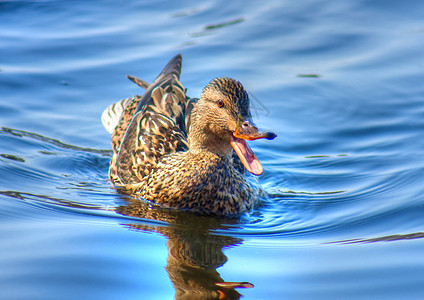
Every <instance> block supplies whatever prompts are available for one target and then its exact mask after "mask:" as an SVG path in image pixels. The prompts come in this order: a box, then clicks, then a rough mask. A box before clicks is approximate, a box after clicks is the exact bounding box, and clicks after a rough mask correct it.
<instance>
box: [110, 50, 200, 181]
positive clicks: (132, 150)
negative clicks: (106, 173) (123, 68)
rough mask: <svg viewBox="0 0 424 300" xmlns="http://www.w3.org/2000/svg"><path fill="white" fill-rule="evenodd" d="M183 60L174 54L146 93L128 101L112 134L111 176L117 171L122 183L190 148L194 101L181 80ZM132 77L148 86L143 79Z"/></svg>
mask: <svg viewBox="0 0 424 300" xmlns="http://www.w3.org/2000/svg"><path fill="white" fill-rule="evenodd" d="M181 62H182V57H181V55H177V56H175V57H174V58H173V59H172V60H171V61H170V62H169V63H168V64H167V65H166V67H165V68H164V69H163V71H162V72H161V73H160V74H159V76H158V77H157V78H156V79H155V80H154V81H153V83H152V84H150V85H149V86H148V87H146V92H145V93H144V95H143V96H142V97H134V99H133V101H132V102H131V103H129V104H127V106H126V108H125V109H124V111H123V113H122V117H121V120H120V122H119V124H118V125H117V126H116V128H115V130H114V132H113V134H112V144H113V148H114V150H115V151H116V157H115V159H112V164H111V169H113V168H114V169H115V170H111V177H114V176H112V175H113V172H116V177H119V179H120V181H121V183H123V184H134V183H137V182H140V181H141V180H142V179H143V178H144V177H145V176H147V175H148V174H149V173H150V171H151V169H152V168H153V167H154V166H155V165H156V163H157V162H158V161H159V159H160V158H161V157H162V156H164V155H166V154H170V153H175V152H177V151H185V150H187V149H188V143H187V127H186V121H187V120H186V115H187V113H188V114H189V113H190V112H191V108H192V106H193V103H194V102H193V101H190V99H189V98H188V97H187V96H186V94H185V89H184V87H183V86H182V85H181V83H180V82H179V77H180V73H181ZM130 79H131V80H132V81H134V82H136V83H137V82H138V83H137V84H139V83H141V84H139V85H140V86H143V87H145V84H144V82H143V81H138V79H137V78H135V77H131V78H130ZM188 120H189V118H188Z"/></svg>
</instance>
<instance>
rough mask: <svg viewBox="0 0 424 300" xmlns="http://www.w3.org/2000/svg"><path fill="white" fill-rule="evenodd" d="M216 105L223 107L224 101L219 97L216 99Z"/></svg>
mask: <svg viewBox="0 0 424 300" xmlns="http://www.w3.org/2000/svg"><path fill="white" fill-rule="evenodd" d="M218 106H219V107H224V101H222V100H221V99H219V100H218Z"/></svg>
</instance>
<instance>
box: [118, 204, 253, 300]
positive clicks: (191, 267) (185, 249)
mask: <svg viewBox="0 0 424 300" xmlns="http://www.w3.org/2000/svg"><path fill="white" fill-rule="evenodd" d="M116 211H117V212H118V213H120V214H123V215H127V216H131V217H140V218H143V219H154V220H159V221H164V222H167V223H168V224H170V225H169V226H156V227H154V228H153V227H151V226H146V225H135V224H134V225H130V226H131V228H133V229H138V230H148V231H152V230H154V231H155V232H158V233H160V234H162V235H164V236H166V237H167V238H168V242H167V246H168V260H167V265H166V271H167V272H168V275H169V278H170V279H171V282H172V284H173V286H174V288H175V298H176V299H239V298H240V296H241V295H240V294H239V293H238V292H237V291H236V290H235V288H238V287H253V285H252V284H250V283H248V282H224V280H223V279H222V278H221V276H220V275H219V273H218V272H217V270H216V269H217V268H218V267H220V266H222V265H223V264H225V262H226V261H227V257H226V256H225V255H224V253H223V249H225V248H226V247H231V246H234V245H236V244H240V243H241V242H242V240H241V239H237V238H233V237H229V236H219V235H213V234H211V230H215V229H224V227H225V226H223V225H222V220H219V219H216V218H212V217H203V216H197V215H193V214H189V213H185V212H180V211H172V210H165V209H160V208H154V209H152V208H151V205H149V204H147V203H144V202H142V201H140V200H129V203H128V205H123V206H120V207H118V208H117V209H116ZM226 222H229V220H226Z"/></svg>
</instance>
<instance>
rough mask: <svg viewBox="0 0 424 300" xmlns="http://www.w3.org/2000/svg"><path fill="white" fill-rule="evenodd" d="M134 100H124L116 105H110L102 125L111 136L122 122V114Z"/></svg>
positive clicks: (104, 113) (103, 114) (103, 115)
mask: <svg viewBox="0 0 424 300" xmlns="http://www.w3.org/2000/svg"><path fill="white" fill-rule="evenodd" d="M131 100H132V98H126V99H122V100H121V101H118V102H116V103H113V104H111V105H109V106H108V107H107V108H106V109H105V110H104V111H103V113H102V123H103V126H104V127H105V128H106V130H107V132H109V133H110V134H112V133H113V131H114V130H115V127H116V126H117V125H118V123H119V121H120V120H121V116H122V112H123V111H124V109H125V107H126V106H127V105H128V103H129V102H130V101H131Z"/></svg>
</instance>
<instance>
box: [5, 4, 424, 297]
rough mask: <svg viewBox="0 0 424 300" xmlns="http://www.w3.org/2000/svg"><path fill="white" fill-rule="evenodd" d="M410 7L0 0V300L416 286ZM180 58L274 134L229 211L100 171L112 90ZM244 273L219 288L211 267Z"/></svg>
mask: <svg viewBox="0 0 424 300" xmlns="http://www.w3.org/2000/svg"><path fill="white" fill-rule="evenodd" d="M423 20H424V2H422V1H416V0H415V1H414V0H406V1H394V0H387V1H376V0H374V1H370V0H368V1H365V0H363V1H361V0H358V1H343V2H342V1H339V2H337V3H336V2H335V1H322V0H307V1H276V0H273V1H230V2H229V1H222V0H217V1H188V0H187V1H132V0H129V1H124V2H122V1H107V0H94V1H53V0H52V1H48V0H46V1H18V0H17V1H8V0H6V1H4V0H3V1H0V126H1V130H0V240H1V242H0V270H1V271H0V298H1V299H172V298H173V297H175V298H178V299H184V297H185V299H195V298H199V299H203V298H217V297H219V296H221V297H224V296H226V297H227V298H238V297H241V295H243V296H244V297H245V299H422V298H423V297H424V259H423V256H422V253H423V246H424V242H423V241H424V240H423V237H424V222H423V215H424V184H423V179H424V172H423V171H424V97H423V95H424V84H423V81H424V52H423V49H424V23H423ZM177 53H182V54H183V72H182V77H181V81H182V84H183V85H184V86H185V87H186V88H187V89H188V94H189V95H190V96H199V95H200V92H201V90H202V88H203V87H204V86H205V85H206V84H207V83H208V81H209V80H211V79H212V78H214V77H218V76H229V77H234V78H236V79H238V80H240V81H241V82H242V83H243V84H244V86H245V87H246V89H247V90H248V91H249V93H250V95H251V98H252V101H253V103H252V105H253V115H254V118H255V119H256V123H258V125H260V126H261V127H264V128H268V129H272V130H274V131H275V132H276V133H277V134H278V138H277V139H275V140H274V141H272V142H269V141H258V142H252V143H251V146H252V148H253V149H254V150H255V152H256V153H257V156H258V158H259V159H260V160H261V162H262V164H263V166H264V174H263V175H262V176H261V177H260V181H261V184H262V185H263V186H264V188H265V189H266V190H267V191H268V192H269V194H270V198H269V199H268V200H266V201H265V202H264V203H263V205H262V206H260V207H258V208H257V209H255V210H254V211H253V212H251V213H249V214H246V215H245V216H243V217H242V218H241V219H240V220H217V219H213V218H205V217H198V216H193V215H190V214H184V213H178V212H167V211H157V210H154V209H150V208H149V207H148V205H147V206H146V204H144V203H142V202H140V201H136V200H134V199H131V198H129V197H125V196H122V195H120V194H119V193H117V192H116V191H115V190H114V189H113V187H112V186H111V184H110V183H109V182H108V178H107V169H108V164H109V160H110V157H111V152H110V136H109V134H108V133H107V132H106V131H105V130H104V129H103V127H102V124H101V122H100V115H101V113H102V111H103V110H104V109H105V108H106V107H107V106H108V105H109V104H110V103H112V102H115V101H117V100H119V99H121V98H125V97H129V96H131V95H133V94H140V93H142V90H140V88H138V87H137V86H136V85H134V84H132V83H131V82H130V81H128V80H127V79H126V78H125V75H127V74H131V75H135V76H137V77H140V78H142V79H144V80H146V81H152V80H153V79H154V78H155V77H156V75H157V74H158V72H159V71H160V70H161V69H162V67H163V66H164V65H165V64H166V62H167V61H168V60H169V59H170V58H171V57H173V56H174V55H175V54H177ZM224 281H227V282H234V281H237V282H240V281H247V282H250V283H252V284H253V285H254V286H255V287H254V288H250V289H237V290H234V289H232V288H230V287H228V286H225V285H224V287H222V286H221V287H218V286H217V285H215V283H216V282H224Z"/></svg>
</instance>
